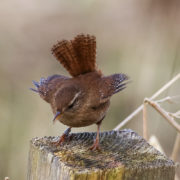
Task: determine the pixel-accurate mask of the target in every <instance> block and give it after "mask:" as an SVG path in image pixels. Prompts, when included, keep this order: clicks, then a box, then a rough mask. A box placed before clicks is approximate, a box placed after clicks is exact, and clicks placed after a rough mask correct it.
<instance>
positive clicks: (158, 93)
mask: <svg viewBox="0 0 180 180" xmlns="http://www.w3.org/2000/svg"><path fill="white" fill-rule="evenodd" d="M178 79H180V73H179V74H177V75H176V76H175V77H174V78H173V79H171V80H170V81H169V82H168V83H167V84H165V85H164V86H163V87H162V88H161V89H159V90H158V91H157V92H156V93H155V94H153V95H152V96H151V97H150V100H153V99H155V98H156V97H158V96H159V95H160V94H161V93H162V92H164V91H165V90H166V89H168V88H169V87H170V86H171V85H172V84H174V83H175V82H176V81H177V80H178ZM142 109H143V105H141V106H139V107H138V108H137V109H136V110H135V111H134V112H132V113H131V114H130V115H129V116H128V117H127V118H125V119H124V120H123V121H122V122H121V123H119V125H117V126H116V127H115V128H114V130H115V131H117V130H119V129H120V128H122V127H123V126H125V125H126V124H127V123H128V122H129V121H131V120H132V118H133V117H135V116H136V115H137V114H138V113H139V112H140V111H141V110H142Z"/></svg>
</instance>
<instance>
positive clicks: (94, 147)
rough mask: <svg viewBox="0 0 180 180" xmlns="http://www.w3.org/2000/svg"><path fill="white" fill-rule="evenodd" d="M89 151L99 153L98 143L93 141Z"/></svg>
mask: <svg viewBox="0 0 180 180" xmlns="http://www.w3.org/2000/svg"><path fill="white" fill-rule="evenodd" d="M89 150H92V151H100V150H101V149H100V146H99V142H98V141H95V142H94V144H93V145H92V146H91V147H90V148H89Z"/></svg>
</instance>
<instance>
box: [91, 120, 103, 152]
mask: <svg viewBox="0 0 180 180" xmlns="http://www.w3.org/2000/svg"><path fill="white" fill-rule="evenodd" d="M101 122H102V121H100V122H98V123H97V135H96V139H95V141H94V144H93V145H92V146H91V147H90V148H89V149H90V150H98V151H99V150H100V147H99V133H100V126H101Z"/></svg>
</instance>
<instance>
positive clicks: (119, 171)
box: [28, 129, 175, 180]
mask: <svg viewBox="0 0 180 180" xmlns="http://www.w3.org/2000/svg"><path fill="white" fill-rule="evenodd" d="M95 136H96V133H77V134H72V138H71V140H70V141H69V142H66V143H64V144H63V145H62V146H59V147H55V146H53V145H52V141H53V139H54V138H55V137H43V138H34V139H33V140H32V141H31V143H30V152H29V164H28V180H174V176H175V164H174V162H173V161H172V160H170V159H168V158H167V157H166V156H164V155H163V154H161V153H160V152H159V151H157V150H156V149H155V148H154V147H152V146H151V145H149V144H148V143H147V142H146V141H145V140H144V139H143V138H142V137H140V136H139V135H138V134H137V133H135V132H134V131H132V130H129V129H126V130H122V131H110V132H103V133H101V135H100V136H101V141H100V144H101V151H100V152H97V151H95V152H93V151H91V150H89V147H90V146H91V145H92V143H93V139H94V138H95Z"/></svg>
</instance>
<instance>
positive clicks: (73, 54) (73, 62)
mask: <svg viewBox="0 0 180 180" xmlns="http://www.w3.org/2000/svg"><path fill="white" fill-rule="evenodd" d="M52 54H53V55H54V56H55V57H56V58H57V60H58V61H59V62H60V63H61V64H62V65H63V66H64V68H65V69H66V70H67V71H68V72H69V73H70V74H71V75H72V76H78V75H80V74H84V73H87V72H92V71H96V40H95V37H94V36H90V35H83V34H80V35H78V36H76V37H75V38H74V39H73V40H71V41H67V40H63V41H61V42H58V44H56V45H54V46H53V48H52Z"/></svg>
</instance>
